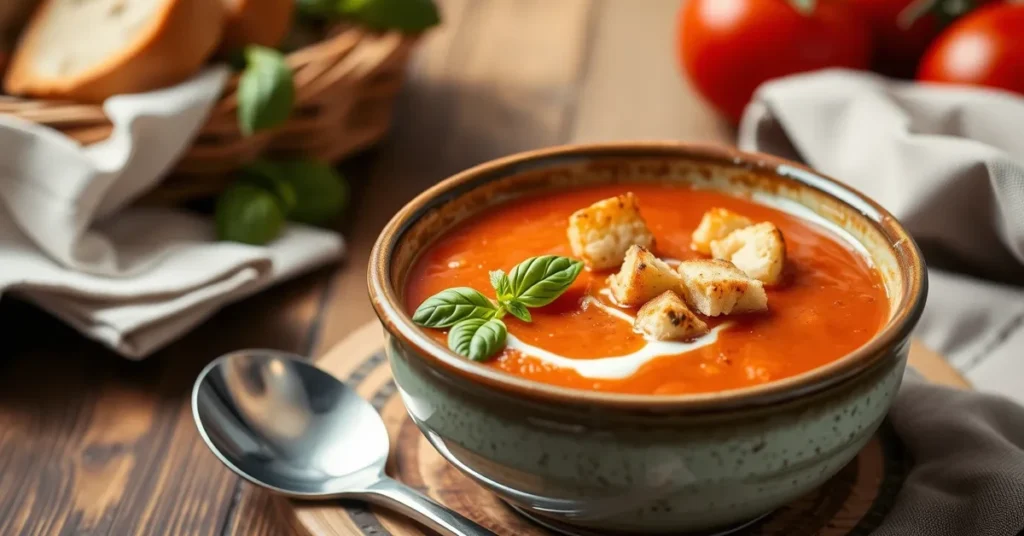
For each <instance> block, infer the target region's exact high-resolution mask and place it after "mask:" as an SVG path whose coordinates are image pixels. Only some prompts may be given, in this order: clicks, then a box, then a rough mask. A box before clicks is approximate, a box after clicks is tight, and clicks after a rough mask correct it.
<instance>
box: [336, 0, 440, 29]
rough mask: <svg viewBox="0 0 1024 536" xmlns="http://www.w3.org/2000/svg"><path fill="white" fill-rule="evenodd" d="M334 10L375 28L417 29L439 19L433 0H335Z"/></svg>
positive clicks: (434, 22)
mask: <svg viewBox="0 0 1024 536" xmlns="http://www.w3.org/2000/svg"><path fill="white" fill-rule="evenodd" d="M337 10H338V14H339V15H341V16H343V17H346V18H350V19H353V20H355V21H357V22H361V23H363V24H365V25H366V26H369V27H371V28H375V29H378V30H390V29H394V30H401V31H403V32H419V31H422V30H425V29H427V28H429V27H431V26H434V25H436V24H437V23H439V22H441V15H440V14H439V13H438V12H437V6H435V5H434V2H433V1H432V0H338V3H337Z"/></svg>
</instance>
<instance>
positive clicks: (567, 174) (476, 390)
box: [368, 143, 926, 534]
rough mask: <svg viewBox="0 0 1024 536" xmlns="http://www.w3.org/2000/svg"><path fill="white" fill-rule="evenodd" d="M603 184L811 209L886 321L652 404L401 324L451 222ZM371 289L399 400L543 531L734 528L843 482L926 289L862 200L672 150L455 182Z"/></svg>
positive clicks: (578, 149) (643, 150)
mask: <svg viewBox="0 0 1024 536" xmlns="http://www.w3.org/2000/svg"><path fill="white" fill-rule="evenodd" d="M613 182H617V183H630V182H675V183H679V182H684V183H694V184H697V185H699V186H701V187H704V188H715V189H720V190H724V191H727V192H733V193H737V194H744V195H748V194H754V195H755V196H770V197H772V198H773V199H776V200H788V202H795V203H798V204H800V205H803V206H804V207H807V208H809V209H811V210H812V211H813V212H814V213H816V214H817V215H818V216H820V217H822V218H825V219H827V220H829V221H831V222H833V223H834V224H836V225H838V226H840V227H841V228H843V229H844V230H845V231H847V232H848V233H849V234H850V236H851V237H853V238H854V239H855V240H856V241H858V242H860V244H861V245H862V246H863V247H864V249H865V250H866V251H867V252H868V253H869V255H870V256H871V258H872V261H873V262H874V264H875V265H876V266H877V267H878V269H879V271H880V273H881V275H882V278H883V280H884V282H885V285H886V288H887V291H888V294H889V297H890V298H889V299H890V308H891V310H892V313H891V317H890V319H889V322H888V323H887V324H886V326H885V327H884V328H883V329H882V330H881V331H880V332H879V333H878V335H877V336H876V337H875V338H874V339H872V340H871V341H870V342H869V343H868V344H866V345H864V346H863V347H861V348H859V349H858V350H857V351H856V352H853V353H851V354H849V355H847V356H844V357H842V358H841V359H839V360H837V361H834V362H832V363H830V364H828V365H826V366H823V367H820V368H818V369H815V370H812V371H809V372H806V373H804V374H801V375H798V376H794V377H791V378H787V379H784V380H780V381H776V382H771V383H767V384H764V385H759V386H756V387H749V388H743V389H736V390H730V391H722V392H717V393H706V394H696V395H684V396H654V395H651V396H647V395H622V394H609V393H599V392H591V391H582V390H574V389H566V388H561V387H555V386H551V385H545V384H540V383H536V382H531V381H528V380H525V379H522V378H519V377H515V376H511V375H508V374H505V373H503V372H500V371H497V370H495V369H492V368H489V367H487V366H485V365H481V364H478V363H473V362H471V361H468V360H466V359H464V358H462V357H459V356H457V355H455V354H453V353H452V352H450V351H449V350H448V349H447V348H445V347H444V346H443V345H440V344H438V343H436V342H435V341H433V340H432V339H430V338H429V337H428V336H426V334H425V333H423V332H422V331H421V330H420V329H419V328H417V327H416V326H415V325H414V324H413V323H412V321H411V319H410V318H409V315H408V314H407V313H406V312H405V311H404V310H403V307H402V303H403V300H402V294H403V292H404V284H403V283H404V280H405V277H406V274H407V273H408V271H409V268H410V266H411V264H412V263H413V262H414V261H415V259H416V257H417V255H418V254H419V253H420V252H421V251H423V249H424V248H425V247H427V246H428V245H429V244H430V243H431V241H433V240H434V239H436V238H437V237H439V236H440V235H442V234H443V233H444V232H445V231H446V230H447V229H449V228H451V227H452V225H454V224H456V223H458V222H460V221H462V220H464V219H466V218H468V217H471V216H472V215H473V214H475V213H478V212H479V211H481V210H483V209H485V208H486V207H488V206H492V205H494V204H497V203H501V202H503V201H505V200H508V199H510V198H514V197H516V196H519V195H522V194H524V193H527V192H531V193H532V192H538V191H543V190H546V189H554V188H565V187H571V186H572V185H577V184H579V185H583V184H599V183H613ZM368 279H369V288H370V297H371V299H372V301H373V304H374V307H375V308H376V311H377V315H378V316H379V317H380V320H381V322H382V324H383V325H384V327H385V329H386V331H387V334H388V336H387V352H388V356H389V359H390V362H391V368H392V372H393V374H394V378H395V382H396V383H397V385H398V387H399V389H400V392H401V395H402V399H403V401H404V402H405V405H406V408H407V409H408V410H409V414H410V415H411V416H412V419H413V420H414V421H415V422H416V424H417V425H418V426H419V427H420V429H421V430H422V431H423V433H424V434H425V435H426V437H427V438H428V439H429V441H430V443H431V444H432V445H433V446H434V447H435V448H436V449H437V450H438V451H439V452H440V453H441V454H442V455H443V456H444V457H445V458H446V459H447V460H448V461H449V462H451V463H452V464H453V465H454V466H455V467H457V468H458V469H460V470H461V471H462V472H464V473H465V474H467V475H469V476H470V477H472V478H473V479H475V480H476V481H477V482H479V483H480V484H482V485H483V486H484V487H486V488H487V489H490V490H491V491H493V492H494V493H496V494H498V495H499V496H501V497H502V498H503V499H505V500H506V501H508V502H509V503H511V504H512V505H514V506H516V507H518V508H520V509H521V510H523V511H525V512H527V513H529V514H530V515H532V516H534V517H537V518H539V519H541V520H547V521H550V522H554V523H556V524H567V525H570V526H575V527H581V528H589V529H599V530H605V531H616V532H634V533H643V534H650V533H678V532H680V531H714V530H724V529H728V528H730V527H735V526H737V525H742V524H744V523H746V522H749V521H751V520H753V519H756V518H758V517H759V516H762V515H764V514H766V513H768V512H770V511H771V510H773V509H774V508H777V507H778V506H780V505H782V504H785V503H787V502H789V501H791V500H793V499H795V498H796V497H798V496H800V495H802V494H804V493H806V492H807V491H809V490H811V489H813V488H814V487H816V486H818V485H820V484H821V483H823V482H825V481H826V480H827V479H828V478H830V477H831V476H832V475H833V474H835V473H836V472H837V471H839V469H840V468H842V467H843V465H845V464H846V463H847V462H849V461H850V460H851V459H852V458H853V457H854V456H855V455H856V453H857V452H858V450H860V448H861V447H862V446H863V445H864V444H865V443H866V442H867V441H868V438H869V437H870V436H871V434H872V433H874V431H875V429H876V428H877V427H878V425H879V424H880V423H881V422H882V419H883V418H884V417H885V414H886V411H887V410H888V409H889V406H890V404H891V403H892V400H893V397H894V396H895V394H896V391H897V389H898V388H899V384H900V379H901V378H902V375H903V369H904V366H905V365H906V360H907V353H908V351H909V339H908V338H909V335H910V331H911V329H912V328H913V326H914V324H915V323H916V322H917V320H918V317H919V316H920V314H921V310H922V308H923V306H924V299H925V291H926V279H925V270H924V264H923V261H922V260H921V256H920V253H919V251H918V249H917V246H916V245H915V244H914V242H913V240H911V238H910V237H909V235H908V234H907V233H906V231H904V229H903V228H902V227H901V226H900V225H899V223H898V222H897V221H896V220H895V219H894V218H893V217H892V216H891V215H890V214H889V213H887V212H886V211H885V210H883V209H882V208H881V207H880V206H878V205H877V204H876V203H874V202H873V201H871V200H869V199H867V198H866V197H864V196H863V195H861V194H860V193H858V192H856V191H853V190H851V189H850V188H848V187H846V186H844V185H842V184H839V183H837V182H836V181H834V180H831V179H828V178H826V177H823V176H821V175H819V174H817V173H815V172H813V171H811V170H809V169H807V168H805V167H803V166H801V165H799V164H795V163H792V162H788V161H784V160H781V159H778V158H775V157H771V156H767V155H758V154H745V153H740V152H737V151H735V150H731V149H728V148H723V147H715V146H704V145H691V144H679V143H619V144H609V145H586V146H573V147H558V148H553V149H545V150H540V151H534V152H529V153H524V154H520V155H515V156H511V157H508V158H503V159H500V160H496V161H494V162H490V163H487V164H484V165H481V166H478V167H475V168H473V169H470V170H468V171H465V172H463V173H460V174H458V175H456V176H454V177H452V178H450V179H447V180H445V181H443V182H441V183H440V184H438V185H437V186H435V187H433V188H431V189H429V190H427V191H426V192H424V193H423V194H422V195H420V196H419V197H417V198H416V199H414V200H413V201H412V202H410V203H409V204H408V205H406V207H405V208H403V209H402V210H401V211H399V212H398V214H397V215H396V216H395V217H394V219H392V220H391V222H390V223H389V224H388V225H387V227H386V228H385V229H384V232H383V233H381V235H380V238H379V239H378V241H377V243H376V245H375V246H374V249H373V252H372V254H371V258H370V266H369V275H368Z"/></svg>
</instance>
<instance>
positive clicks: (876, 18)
mask: <svg viewBox="0 0 1024 536" xmlns="http://www.w3.org/2000/svg"><path fill="white" fill-rule="evenodd" d="M914 1H915V0H849V2H850V4H851V5H853V6H854V8H856V9H857V11H858V12H859V13H860V14H861V16H863V17H864V18H865V19H866V20H867V22H868V24H869V25H870V26H871V32H872V37H873V39H874V48H875V50H874V54H873V57H872V60H871V64H872V67H873V68H874V69H875V70H877V71H878V72H880V73H883V74H887V75H889V76H900V77H913V76H914V72H915V71H916V70H917V62H918V60H920V59H921V56H922V55H923V54H924V51H925V49H927V48H928V45H929V44H931V42H932V39H935V37H936V36H937V35H939V32H940V31H941V30H942V27H941V26H940V25H939V21H938V20H937V18H936V17H935V16H934V15H931V14H929V15H926V16H923V17H920V18H918V19H917V20H915V21H914V23H913V24H911V25H910V26H909V27H907V28H903V27H901V26H900V24H899V16H900V13H902V12H903V10H905V9H907V6H909V5H910V4H911V3H913V2H914Z"/></svg>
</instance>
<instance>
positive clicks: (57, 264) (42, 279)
mask: <svg viewBox="0 0 1024 536" xmlns="http://www.w3.org/2000/svg"><path fill="white" fill-rule="evenodd" d="M228 75H229V71H228V69H226V68H224V67H215V68H210V69H208V70H206V71H204V72H203V73H200V74H199V75H197V76H196V77H194V78H193V79H191V80H188V81H186V82H183V83H182V84H179V85H177V86H174V87H171V88H166V89H161V90H158V91H152V92H148V93H144V94H138V95H120V96H116V97H112V98H110V99H107V101H106V102H104V106H103V108H104V112H105V113H106V114H107V116H108V117H109V118H110V120H111V122H112V123H113V125H114V129H113V132H112V134H111V136H110V137H109V138H108V139H106V140H104V141H102V142H99V143H95V144H92V145H89V146H82V145H80V144H78V143H77V142H75V141H74V140H72V139H70V138H68V137H66V136H64V135H62V134H60V133H59V132H57V131H54V130H51V129H49V128H46V127H42V126H39V125H36V124H34V123H28V122H24V121H20V120H18V119H16V118H14V117H12V116H3V115H0V148H2V149H0V293H3V292H4V291H5V290H8V291H13V292H17V293H18V294H19V295H20V296H23V297H24V298H25V299H27V300H29V301H32V302H34V303H36V304H38V305H39V306H41V307H43V308H44V309H47V310H49V311H50V312H51V313H53V314H54V315H55V316H58V317H60V318H62V319H64V320H65V321H66V322H68V323H69V324H71V325H72V326H74V327H75V328H77V329H78V330H80V331H81V332H82V333H84V334H86V335H87V336H89V337H92V338H94V339H97V340H99V341H101V342H103V343H104V344H106V345H108V346H110V347H111V348H113V349H114V350H115V351H117V352H118V353H120V354H122V355H124V356H126V357H129V358H143V357H145V356H147V355H149V354H150V353H152V352H153V351H155V350H157V349H159V348H160V347H162V346H164V345H165V344H167V343H169V342H170V341H172V340H174V339H175V338H176V337H178V336H180V335H181V334H182V333H184V332H185V331H187V330H188V329H190V328H192V327H193V326H195V325H196V324H198V323H199V322H201V321H202V320H203V319H205V318H206V317H208V316H209V315H211V314H212V313H213V312H214V311H216V310H217V309H218V308H220V307H221V306H223V305H225V304H227V303H229V302H231V301H234V300H237V299H239V298H241V297H243V296H246V295H249V294H252V293H254V292H256V291H258V290H260V289H262V288H265V287H266V286H268V285H270V284H271V283H273V282H275V281H279V280H281V279H284V278H287V277H291V276H294V275H296V274H298V273H300V272H302V271H304V270H308V269H310V268H312V267H314V266H316V265H320V264H323V263H325V262H328V261H329V260H331V259H333V258H335V257H337V256H339V255H340V254H341V252H342V249H343V242H342V240H341V238H340V237H339V236H337V235H336V234H334V233H331V232H327V231H323V230H319V229H314V228H311V227H305V226H301V225H289V227H288V228H287V230H286V231H285V232H284V233H283V236H282V237H280V238H279V239H277V240H275V241H274V242H272V243H271V244H269V245H267V246H266V247H253V246H246V245H242V244H235V243H226V242H216V241H215V237H214V230H213V224H212V222H211V221H209V220H208V219H207V218H204V217H200V216H197V215H194V214H190V213H187V212H184V211H175V210H168V209H160V208H132V207H129V205H130V203H131V202H132V201H134V200H135V199H137V198H138V197H139V196H141V195H142V194H144V193H145V192H147V191H149V190H150V189H152V188H153V187H155V186H156V185H157V184H158V183H159V181H160V180H161V179H162V178H163V176H164V174H165V173H166V172H167V171H169V170H170V169H171V167H173V165H174V163H175V161H176V160H177V159H178V157H179V156H180V155H181V154H182V152H183V151H184V150H185V149H186V148H187V147H188V145H189V144H190V143H191V141H192V139H193V137H194V136H195V133H196V132H197V131H198V129H199V128H200V127H201V126H202V124H203V122H204V121H205V119H206V117H207V115H208V113H209V111H210V108H211V107H212V106H213V104H214V103H215V102H216V100H217V98H218V97H219V95H220V93H221V89H222V88H223V86H224V83H225V81H226V80H227V77H228Z"/></svg>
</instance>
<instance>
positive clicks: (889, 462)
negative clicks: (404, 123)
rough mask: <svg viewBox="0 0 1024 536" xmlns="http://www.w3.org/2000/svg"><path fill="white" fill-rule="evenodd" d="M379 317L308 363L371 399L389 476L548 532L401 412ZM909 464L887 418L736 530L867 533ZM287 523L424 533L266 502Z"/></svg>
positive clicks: (779, 534)
mask: <svg viewBox="0 0 1024 536" xmlns="http://www.w3.org/2000/svg"><path fill="white" fill-rule="evenodd" d="M382 343H383V335H382V331H381V327H380V325H379V324H377V323H376V322H374V323H373V324H372V325H367V326H364V327H363V328H361V329H359V330H358V331H357V332H355V333H354V334H352V335H351V336H349V337H348V338H347V339H345V340H344V341H342V342H341V343H339V344H338V345H337V346H335V347H334V348H333V349H331V351H330V352H328V353H327V354H326V355H324V356H323V357H321V358H320V359H319V360H318V361H317V365H319V366H320V367H322V368H323V369H324V370H327V371H328V372H330V373H332V374H334V375H336V376H337V377H339V378H342V379H343V380H345V381H346V382H347V383H348V384H349V385H350V386H353V387H355V388H356V389H357V390H358V391H359V393H360V394H361V395H362V396H363V397H365V398H366V399H367V400H370V401H371V402H372V403H373V405H374V407H376V408H377V410H378V411H379V412H380V413H381V415H382V416H383V417H384V422H385V423H386V424H387V427H388V431H389V433H390V434H391V447H392V452H391V458H390V459H389V460H388V468H387V471H388V474H390V475H391V476H392V477H394V478H396V479H398V480H401V481H402V482H404V483H406V484H408V485H410V486H412V487H413V488H416V489H418V490H420V491H422V492H424V493H426V494H427V495H429V496H431V497H432V498H434V499H435V500H437V501H439V502H441V503H443V504H445V505H447V506H449V507H450V508H453V509H455V510H457V511H459V512H461V513H462V514H464V515H466V516H468V517H469V518H471V519H473V520H475V521H477V522H478V523H480V524H482V525H484V526H486V527H488V528H489V529H491V530H492V531H494V532H495V533H497V534H499V535H511V534H515V535H526V536H529V535H547V534H552V532H550V531H548V530H546V529H544V528H541V527H540V526H538V525H536V524H534V523H532V522H530V521H529V520H527V519H525V518H524V517H522V516H520V515H519V514H517V513H516V512H515V511H513V510H512V509H511V508H510V507H508V505H506V504H505V503H503V502H502V501H500V500H498V498H497V497H495V496H494V495H492V494H491V493H489V492H487V491H485V490H484V489H483V488H481V487H480V486H478V485H477V484H475V483H474V482H473V481H471V480H470V479H469V478H467V477H465V476H463V475H462V474H461V473H459V472H458V471H457V470H456V469H455V468H453V467H452V466H450V465H449V464H448V463H447V462H445V461H444V459H443V458H441V456H440V455H439V454H437V452H435V451H434V449H433V447H431V446H430V445H429V444H428V443H427V441H426V440H425V439H424V438H423V436H422V435H421V434H420V432H419V430H418V429H417V428H416V426H415V425H414V424H413V423H412V421H411V420H410V419H409V417H408V415H407V414H406V412H405V408H404V407H403V406H402V401H401V399H400V397H399V396H398V393H397V392H396V390H395V385H394V382H393V381H392V380H391V371H390V368H389V367H388V363H387V358H386V357H385V356H384V351H383V349H382ZM911 363H913V364H914V366H915V367H916V368H917V369H918V370H919V371H920V372H922V374H923V375H924V376H925V377H927V378H929V379H931V380H932V381H936V382H938V383H948V384H952V385H959V386H966V382H964V381H963V380H962V378H960V377H959V375H957V374H956V373H955V372H953V371H952V369H950V368H949V366H948V365H946V364H945V362H944V361H943V360H942V359H941V358H940V357H938V356H937V355H935V354H934V353H931V352H930V351H928V350H927V349H925V348H924V347H923V346H920V345H919V344H917V343H915V344H914V345H913V346H912V349H911ZM907 468H908V464H907V460H906V458H905V456H904V453H903V449H902V446H901V445H900V443H899V440H898V439H897V438H896V436H895V435H894V434H893V432H892V430H891V428H890V427H889V425H888V423H886V424H885V425H883V426H882V428H881V429H880V430H879V432H878V433H877V434H875V437H874V438H872V439H871V441H870V442H869V443H868V445H867V446H866V447H865V448H864V450H863V451H861V453H860V454H859V455H858V456H857V458H856V459H854V460H853V461H852V462H850V463H849V464H848V465H847V466H846V467H844V468H843V469H842V470H841V471H840V472H839V474H837V475H836V476H835V477H833V478H832V479H831V480H830V481H828V482H827V483H825V484H824V485H823V486H821V487H820V488H818V489H817V490H815V491H814V492H812V493H809V494H807V495H806V496H804V497H801V498H800V499H798V500H796V501H794V502H793V503H791V504H789V505H786V506H784V507H782V508H780V509H779V510H777V511H775V512H773V513H772V514H770V515H768V516H767V517H765V518H763V519H761V520H760V521H758V522H757V523H755V524H753V525H751V526H750V527H748V528H746V529H744V530H743V531H741V532H740V533H741V534H750V535H763V536H805V535H808V536H809V535H820V536H855V535H867V534H869V533H870V532H871V531H872V530H873V529H874V528H875V527H876V526H877V525H878V523H879V522H880V521H881V519H882V518H883V517H884V516H885V514H886V513H887V512H888V511H889V508H890V507H891V505H892V502H893V500H894V498H895V496H896V493H897V491H899V488H900V486H901V484H902V482H903V479H904V477H905V476H906V472H907ZM275 504H276V505H277V506H278V507H279V509H280V511H281V513H282V515H284V516H286V521H287V522H288V525H290V526H291V527H293V528H295V529H296V530H298V531H300V532H305V533H307V534H309V535H310V536H363V535H374V536H380V535H386V534H393V535H399V536H405V535H413V534H416V535H418V534H432V533H431V532H429V531H428V530H426V529H424V528H422V527H420V526H419V525H417V524H415V523H413V522H410V521H408V520H407V519H405V518H403V517H402V516H399V515H395V514H392V513H391V512H388V511H386V510H383V509H377V508H376V507H367V506H366V505H364V504H361V503H354V502H352V503H350V502H341V501H337V502H331V501H325V502H315V503H314V502H303V501H296V500H290V499H285V498H277V499H275Z"/></svg>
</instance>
